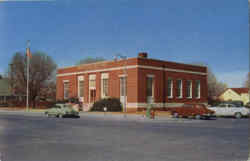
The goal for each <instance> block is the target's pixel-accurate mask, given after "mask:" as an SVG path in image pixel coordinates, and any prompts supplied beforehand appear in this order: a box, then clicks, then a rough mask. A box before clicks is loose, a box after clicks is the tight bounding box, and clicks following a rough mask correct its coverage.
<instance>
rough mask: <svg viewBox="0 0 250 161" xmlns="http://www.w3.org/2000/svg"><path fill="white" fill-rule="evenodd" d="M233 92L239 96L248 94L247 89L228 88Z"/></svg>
mask: <svg viewBox="0 0 250 161" xmlns="http://www.w3.org/2000/svg"><path fill="white" fill-rule="evenodd" d="M229 89H231V90H233V91H234V92H236V93H238V94H239V95H240V94H244V93H248V91H249V89H248V88H229Z"/></svg>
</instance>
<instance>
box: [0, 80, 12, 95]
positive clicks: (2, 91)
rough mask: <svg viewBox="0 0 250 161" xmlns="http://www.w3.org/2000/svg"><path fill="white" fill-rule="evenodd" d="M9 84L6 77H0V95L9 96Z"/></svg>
mask: <svg viewBox="0 0 250 161" xmlns="http://www.w3.org/2000/svg"><path fill="white" fill-rule="evenodd" d="M9 87H10V84H9V81H8V79H7V78H2V79H0V96H11V91H10V88H9Z"/></svg>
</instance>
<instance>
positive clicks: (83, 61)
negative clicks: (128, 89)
mask: <svg viewBox="0 0 250 161" xmlns="http://www.w3.org/2000/svg"><path fill="white" fill-rule="evenodd" d="M105 60H106V59H104V58H103V57H96V58H92V57H87V58H85V59H81V60H80V61H79V62H78V63H76V65H80V64H90V63H96V62H101V61H105Z"/></svg>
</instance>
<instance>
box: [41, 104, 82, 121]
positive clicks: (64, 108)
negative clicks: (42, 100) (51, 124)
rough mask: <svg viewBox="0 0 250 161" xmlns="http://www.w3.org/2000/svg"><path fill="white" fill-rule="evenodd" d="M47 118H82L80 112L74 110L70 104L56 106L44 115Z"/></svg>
mask: <svg viewBox="0 0 250 161" xmlns="http://www.w3.org/2000/svg"><path fill="white" fill-rule="evenodd" d="M44 114H45V115H46V116H47V117H59V118H63V117H67V116H68V117H69V116H71V117H80V116H79V112H78V111H76V110H75V109H73V108H72V105H70V104H55V106H53V107H52V108H50V109H48V110H46V111H45V113H44Z"/></svg>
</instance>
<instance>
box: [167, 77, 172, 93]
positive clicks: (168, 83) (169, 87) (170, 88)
mask: <svg viewBox="0 0 250 161" xmlns="http://www.w3.org/2000/svg"><path fill="white" fill-rule="evenodd" d="M167 86H168V87H167V88H168V93H167V94H168V98H173V79H171V78H168V82H167Z"/></svg>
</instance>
